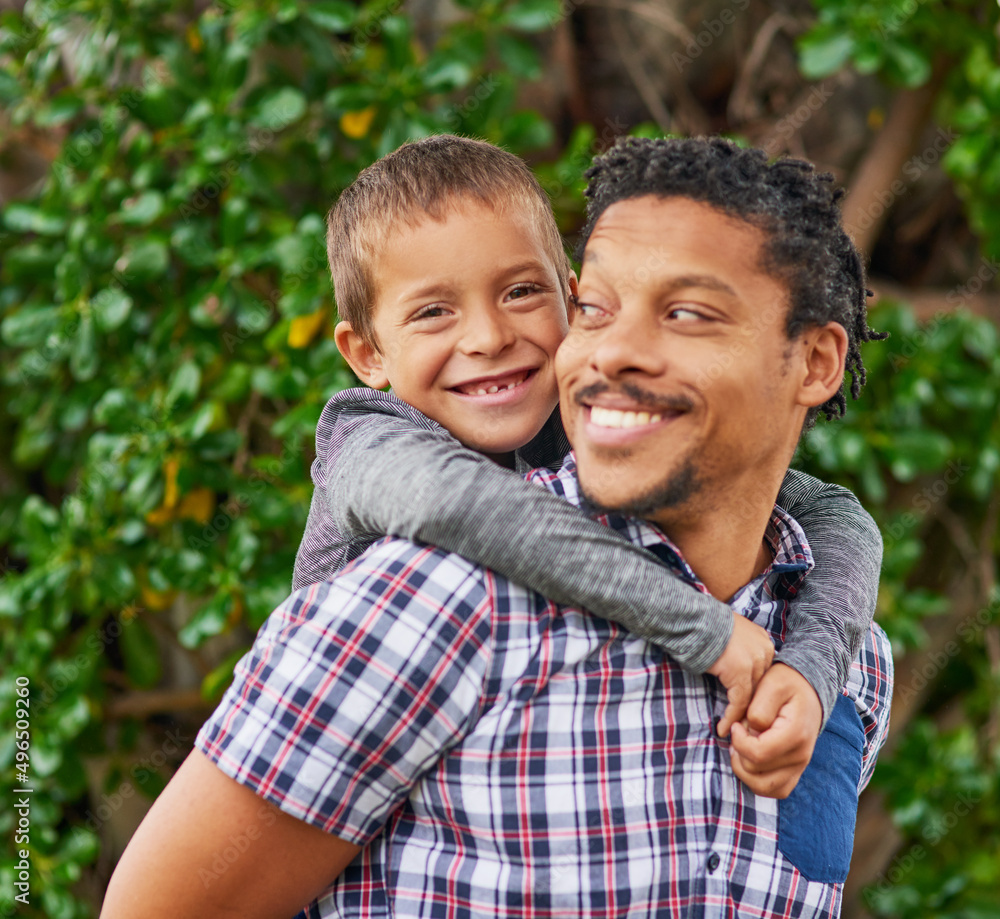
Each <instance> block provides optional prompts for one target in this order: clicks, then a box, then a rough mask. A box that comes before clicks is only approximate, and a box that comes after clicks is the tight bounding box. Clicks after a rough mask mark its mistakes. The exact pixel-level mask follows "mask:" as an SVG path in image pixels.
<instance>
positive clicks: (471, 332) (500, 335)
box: [460, 309, 517, 357]
mask: <svg viewBox="0 0 1000 919" xmlns="http://www.w3.org/2000/svg"><path fill="white" fill-rule="evenodd" d="M516 340H517V335H516V334H515V331H514V328H513V326H512V325H511V323H510V321H509V320H508V319H507V317H506V316H504V314H503V313H502V312H501V311H499V310H495V309H487V310H482V311H478V312H477V314H476V315H475V316H470V317H469V318H468V319H467V320H466V322H465V328H464V329H463V335H462V341H461V344H460V348H461V350H462V351H463V352H464V353H466V354H469V355H481V356H484V357H496V356H497V355H498V354H501V353H503V351H505V350H506V349H507V348H509V347H510V346H511V345H512V344H514V342H515V341H516Z"/></svg>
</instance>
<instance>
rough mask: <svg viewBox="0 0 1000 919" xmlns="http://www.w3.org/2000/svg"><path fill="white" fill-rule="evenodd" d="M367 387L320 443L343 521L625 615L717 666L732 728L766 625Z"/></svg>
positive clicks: (673, 647) (758, 671)
mask: <svg viewBox="0 0 1000 919" xmlns="http://www.w3.org/2000/svg"><path fill="white" fill-rule="evenodd" d="M367 392H368V391H358V390H355V391H352V393H353V394H354V395H352V396H351V397H349V398H351V399H356V401H355V402H354V403H353V404H347V400H346V399H345V400H344V402H343V403H342V405H341V412H340V417H339V418H338V419H336V420H335V423H334V424H333V425H332V426H331V425H329V424H327V425H326V426H325V428H324V432H323V434H324V439H325V440H327V441H328V443H327V444H325V445H324V446H322V447H321V448H320V454H319V455H320V456H324V457H327V467H328V468H327V470H326V485H327V493H328V498H329V502H330V503H329V507H328V510H329V512H330V514H331V517H332V520H333V523H334V525H335V526H336V527H337V528H338V529H339V530H340V531H341V532H343V533H344V534H347V535H354V534H357V535H363V534H371V533H373V532H374V533H391V534H393V535H396V536H403V537H406V538H408V539H413V540H419V541H422V542H427V543H431V544H433V545H437V546H441V547H442V548H444V549H447V550H449V551H451V552H455V553H457V554H459V555H463V556H465V557H466V558H469V559H471V560H473V561H475V562H477V563H478V564H481V565H484V566H486V567H488V568H492V569H493V570H495V571H498V572H500V573H501V574H503V575H505V576H506V577H508V578H510V579H511V580H513V581H516V582H517V583H520V584H525V585H527V586H528V587H531V588H532V589H534V590H536V591H538V592H539V593H541V594H542V595H543V596H545V597H548V598H549V599H550V600H554V601H555V602H557V603H565V604H572V605H575V606H581V607H584V608H585V609H588V610H590V611H591V612H594V613H596V614H598V615H599V616H602V617H604V618H606V619H610V620H612V621H614V622H618V623H621V624H622V625H624V626H626V627H627V628H628V629H629V630H630V631H633V632H635V633H636V634H638V635H641V636H643V637H644V638H646V639H647V640H649V641H651V642H653V643H655V644H657V645H659V646H661V647H662V648H664V649H665V650H666V651H668V652H669V653H670V654H671V655H672V656H673V657H674V658H675V659H676V660H677V661H678V662H679V663H681V664H682V665H683V666H684V667H686V668H687V669H689V670H692V671H694V672H698V673H704V672H710V673H714V674H716V675H717V676H719V678H720V679H721V680H722V682H723V684H724V685H725V686H726V688H727V690H728V691H729V700H730V708H729V709H727V712H726V714H725V716H724V718H723V721H722V722H721V723H720V733H723V734H725V733H728V724H729V723H730V722H731V721H732V720H734V719H738V718H740V717H742V715H743V711H744V710H745V708H746V704H747V703H748V701H749V697H750V693H751V691H752V688H753V685H755V684H756V681H757V680H758V679H759V678H760V676H761V675H762V674H763V672H764V670H765V669H766V667H767V665H768V664H769V663H770V658H771V654H772V648H771V643H770V639H769V638H768V637H767V635H766V633H764V632H763V630H762V629H759V628H758V627H757V626H754V625H753V624H752V623H750V622H748V621H747V620H745V619H743V617H740V616H736V615H734V613H733V612H732V610H731V609H730V608H729V607H728V606H726V605H725V604H724V603H721V602H720V601H718V600H716V599H715V598H713V597H711V596H709V595H708V594H704V593H701V592H700V591H698V590H696V589H694V588H693V587H690V586H689V585H687V584H685V583H684V582H683V581H681V580H680V579H678V578H676V577H674V576H672V574H671V572H670V571H669V569H668V568H667V567H666V566H665V565H663V564H662V563H660V562H659V560H657V559H656V557H655V556H653V555H652V554H651V553H649V552H647V551H646V550H644V549H642V548H640V547H638V546H635V545H632V544H631V543H630V542H628V541H627V540H626V539H624V538H623V537H621V536H620V535H619V534H618V533H616V532H615V531H614V530H612V529H610V528H609V527H606V526H603V525H601V524H599V523H597V522H595V521H593V520H590V519H589V518H588V517H586V516H585V515H584V514H583V513H581V512H580V510H579V509H577V508H575V507H573V506H572V505H571V504H569V503H568V502H566V501H564V500H562V499H561V498H558V497H556V496H555V495H553V494H551V493H549V492H547V491H546V490H545V489H543V488H540V487H538V486H537V485H533V484H531V483H528V482H525V481H524V480H523V479H521V478H520V476H518V475H516V474H515V473H513V472H510V471H509V470H505V469H503V468H501V467H500V466H498V465H497V464H496V463H494V462H493V461H491V460H490V459H488V458H487V457H485V456H483V455H482V454H480V453H476V452H475V451H473V450H469V449H466V448H465V447H462V446H461V445H460V444H459V443H458V442H457V441H456V440H455V439H454V438H453V437H452V436H451V435H450V434H448V432H447V431H445V429H444V428H442V427H440V426H439V425H437V424H435V423H434V422H432V421H430V420H429V419H427V418H426V417H424V416H423V415H420V413H418V412H416V410H415V409H413V408H412V407H411V406H409V405H406V404H405V403H403V402H401V401H400V400H398V399H395V398H394V397H387V396H386V394H384V393H372V394H371V395H370V396H369V395H367ZM328 421H329V419H328ZM317 440H318V441H319V440H320V436H319V435H318V437H317ZM331 445H332V446H331ZM734 630H735V631H734Z"/></svg>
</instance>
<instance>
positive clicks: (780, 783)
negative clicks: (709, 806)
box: [729, 663, 823, 798]
mask: <svg viewBox="0 0 1000 919" xmlns="http://www.w3.org/2000/svg"><path fill="white" fill-rule="evenodd" d="M822 722H823V708H822V706H821V705H820V702H819V696H817V695H816V690H815V689H813V688H812V686H810V685H809V682H808V681H807V680H806V678H805V677H804V676H802V674H800V673H799V672H798V671H797V670H794V669H793V668H791V667H789V666H787V665H786V664H780V663H779V664H775V665H774V666H773V667H771V669H770V670H768V671H767V673H765V674H764V677H763V679H761V681H760V684H759V685H758V687H757V691H756V692H755V693H754V697H753V701H752V702H751V703H750V708H749V709H748V710H747V720H746V726H744V724H734V725H733V736H732V746H731V747H730V750H729V753H730V759H731V761H732V764H733V772H735V773H736V776H737V778H739V779H740V780H741V781H742V782H744V783H745V784H746V785H747V786H748V787H749V788H750V790H751V791H753V792H755V793H756V794H759V795H764V796H766V797H768V798H787V797H788V796H789V795H790V794H791V793H792V789H793V788H795V785H796V783H797V782H798V780H799V777H800V776H801V775H802V773H803V772H804V771H805V768H806V766H808V765H809V760H810V759H811V758H812V753H813V747H815V746H816V738H817V737H818V736H819V729H820V725H821V724H822Z"/></svg>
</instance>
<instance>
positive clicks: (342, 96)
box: [323, 84, 378, 115]
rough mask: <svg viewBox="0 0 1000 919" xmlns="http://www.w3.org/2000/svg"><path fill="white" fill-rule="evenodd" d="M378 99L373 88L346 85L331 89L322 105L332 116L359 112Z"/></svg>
mask: <svg viewBox="0 0 1000 919" xmlns="http://www.w3.org/2000/svg"><path fill="white" fill-rule="evenodd" d="M377 98H378V94H377V93H376V91H375V89H374V87H372V86H364V85H360V84H358V85H355V84H346V85H344V86H336V87H334V88H333V89H331V90H330V91H329V92H328V93H327V94H326V96H325V97H324V98H323V105H324V106H325V107H326V108H328V109H330V111H331V112H332V113H333V114H334V115H341V114H343V113H344V112H360V111H361V110H362V109H365V108H368V106H369V105H372V104H373V103H374V102H375V100H376V99H377Z"/></svg>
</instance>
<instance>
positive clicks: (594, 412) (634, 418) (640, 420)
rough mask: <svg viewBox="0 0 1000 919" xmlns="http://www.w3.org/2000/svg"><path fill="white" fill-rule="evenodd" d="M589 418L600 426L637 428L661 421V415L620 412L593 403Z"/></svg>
mask: <svg viewBox="0 0 1000 919" xmlns="http://www.w3.org/2000/svg"><path fill="white" fill-rule="evenodd" d="M590 420H591V422H593V423H594V424H596V425H597V426H598V427H601V428H637V427H641V426H643V425H647V424H656V423H657V422H658V421H663V416H662V415H651V414H650V413H649V412H621V411H619V410H618V409H616V408H601V407H600V406H598V405H595V406H593V407H592V408H591V410H590Z"/></svg>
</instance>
